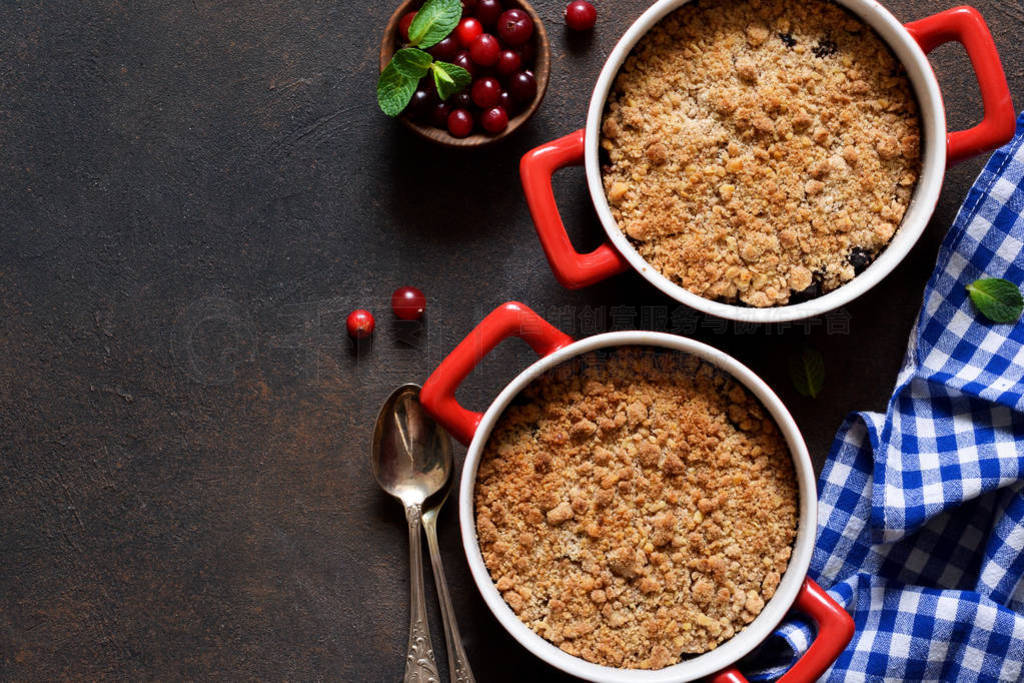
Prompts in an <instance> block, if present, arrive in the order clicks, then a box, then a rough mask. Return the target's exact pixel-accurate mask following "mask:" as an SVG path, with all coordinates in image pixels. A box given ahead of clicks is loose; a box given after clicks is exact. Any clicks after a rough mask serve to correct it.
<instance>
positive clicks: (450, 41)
mask: <svg viewBox="0 0 1024 683" xmlns="http://www.w3.org/2000/svg"><path fill="white" fill-rule="evenodd" d="M458 51H459V44H458V43H457V42H456V41H455V39H454V38H452V37H451V36H447V37H445V38H442V39H441V40H440V41H439V42H438V43H437V44H436V45H434V47H432V48H430V49H429V50H427V52H429V53H430V54H431V55H433V56H434V58H435V59H441V60H444V61H447V60H449V59H451V58H452V57H454V56H455V55H456V53H458Z"/></svg>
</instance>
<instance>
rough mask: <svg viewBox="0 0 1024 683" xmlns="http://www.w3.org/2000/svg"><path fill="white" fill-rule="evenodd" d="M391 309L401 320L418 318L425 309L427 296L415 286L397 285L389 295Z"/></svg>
mask: <svg viewBox="0 0 1024 683" xmlns="http://www.w3.org/2000/svg"><path fill="white" fill-rule="evenodd" d="M391 309H392V310H393V311H394V312H395V315H396V316H397V317H398V318H399V319H401V320H419V319H420V318H422V317H423V312H424V311H425V310H427V297H425V296H423V292H421V291H420V290H418V289H416V288H415V287H399V288H398V289H396V290H395V293H394V294H392V295H391Z"/></svg>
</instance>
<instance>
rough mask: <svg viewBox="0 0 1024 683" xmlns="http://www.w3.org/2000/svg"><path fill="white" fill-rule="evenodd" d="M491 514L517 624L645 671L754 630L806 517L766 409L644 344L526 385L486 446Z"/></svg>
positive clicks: (489, 554) (502, 588) (479, 501)
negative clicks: (752, 626)
mask: <svg viewBox="0 0 1024 683" xmlns="http://www.w3.org/2000/svg"><path fill="white" fill-rule="evenodd" d="M474 504H475V514H476V528H477V536H478V538H479V541H480V548H481V551H482V553H483V558H484V562H485V563H486V565H487V568H488V570H489V572H490V574H491V578H492V580H493V581H494V583H495V586H496V588H497V589H498V591H499V592H500V593H501V594H502V596H503V597H504V599H505V601H506V602H507V603H508V604H509V606H510V607H511V608H512V609H513V610H514V611H515V613H516V614H517V615H518V617H519V618H520V619H521V620H522V621H523V622H524V623H525V624H526V625H527V626H529V627H530V628H531V629H533V630H534V631H535V632H536V633H538V634H539V635H540V636H542V637H544V638H546V639H547V640H549V641H550V642H552V643H554V644H555V645H557V646H558V647H560V648H561V649H562V650H564V651H566V652H568V653H569V654H572V655H574V656H577V657H582V658H584V659H586V660H588V661H591V662H595V663H597V664H603V665H607V666H614V667H625V668H639V669H660V668H663V667H666V666H670V665H672V664H675V663H677V662H679V661H680V660H681V659H683V658H685V657H687V656H689V655H696V654H699V653H702V652H706V651H708V650H711V649H713V648H715V647H716V646H717V645H718V644H720V643H721V642H723V641H725V640H727V639H728V638H730V637H732V636H733V635H734V634H735V633H737V632H738V631H740V630H742V629H743V628H744V626H745V625H746V624H748V623H750V622H751V621H753V619H754V618H755V617H756V616H757V615H758V614H759V613H760V612H761V609H762V608H763V607H764V604H765V602H766V601H767V600H768V599H770V598H771V597H772V595H774V593H775V590H776V588H777V586H778V584H779V581H780V579H781V576H782V574H783V573H784V572H785V571H786V567H787V566H788V563H789V557H790V553H791V550H792V545H793V541H794V539H795V538H796V528H797V514H798V512H797V510H798V507H797V488H796V476H795V473H794V468H793V463H792V460H791V458H790V455H789V451H788V448H787V447H786V444H785V442H784V440H783V438H782V436H781V435H780V433H779V430H778V427H777V426H776V425H775V422H774V421H773V420H772V419H771V417H770V416H769V415H768V413H767V412H766V411H765V410H764V408H763V407H762V406H761V405H760V403H759V402H758V401H757V400H756V399H755V398H754V397H753V396H751V395H750V394H749V392H748V391H747V390H746V389H745V388H744V387H743V386H742V385H740V384H739V383H738V382H737V381H735V380H733V379H731V378H730V377H728V376H727V375H725V374H723V373H722V372H720V371H719V370H717V369H715V368H714V367H713V366H711V365H709V364H708V363H705V362H703V361H700V360H698V359H696V358H693V357H692V356H689V355H686V354H682V353H676V352H672V351H665V350H654V349H651V348H645V347H622V348H617V349H613V350H604V351H599V352H594V353H591V354H587V355H585V356H581V357H579V358H576V359H573V360H571V361H568V362H567V363H564V364H563V365H560V366H558V367H557V368H554V369H552V370H550V371H549V372H547V373H546V374H545V375H543V376H541V377H540V378H538V379H537V380H535V381H534V382H533V383H531V384H530V385H529V386H528V387H527V388H526V389H524V391H523V392H522V393H521V394H520V396H519V397H517V399H516V401H515V403H513V404H512V405H510V406H509V407H508V409H507V410H506V411H505V413H504V414H503V415H502V417H501V419H500V420H499V422H498V424H497V425H496V427H495V429H494V431H493V432H492V434H491V436H490V439H489V440H488V442H487V444H486V446H485V450H484V454H483V457H482V459H481V464H480V468H479V471H478V473H477V482H476V493H475V500H474Z"/></svg>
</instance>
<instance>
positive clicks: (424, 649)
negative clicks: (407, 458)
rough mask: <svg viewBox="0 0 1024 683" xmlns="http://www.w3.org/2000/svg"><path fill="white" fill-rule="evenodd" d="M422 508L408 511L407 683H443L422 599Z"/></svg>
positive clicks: (412, 506) (418, 507)
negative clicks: (438, 671)
mask: <svg viewBox="0 0 1024 683" xmlns="http://www.w3.org/2000/svg"><path fill="white" fill-rule="evenodd" d="M420 513H421V507H420V505H419V504H418V503H417V504H414V505H409V506H408V507H406V508H405V519H406V521H408V522H409V579H410V580H409V590H410V597H409V602H410V606H409V647H408V649H407V651H406V655H405V679H404V680H405V683H440V677H439V676H438V674H437V662H436V661H434V648H433V647H432V646H431V644H430V628H429V627H428V626H427V605H426V601H425V600H424V599H423V548H422V545H421V541H420V524H421V521H422V517H421V514H420Z"/></svg>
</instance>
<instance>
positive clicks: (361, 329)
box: [345, 308, 374, 339]
mask: <svg viewBox="0 0 1024 683" xmlns="http://www.w3.org/2000/svg"><path fill="white" fill-rule="evenodd" d="M373 325H374V321H373V314H372V313H370V312H369V311H364V310H363V309H361V308H357V309H356V310H354V311H352V312H351V313H349V314H348V318H346V319H345V328H346V329H347V330H348V336H350V337H352V338H353V339H366V338H367V337H369V336H370V335H371V334H373Z"/></svg>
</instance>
